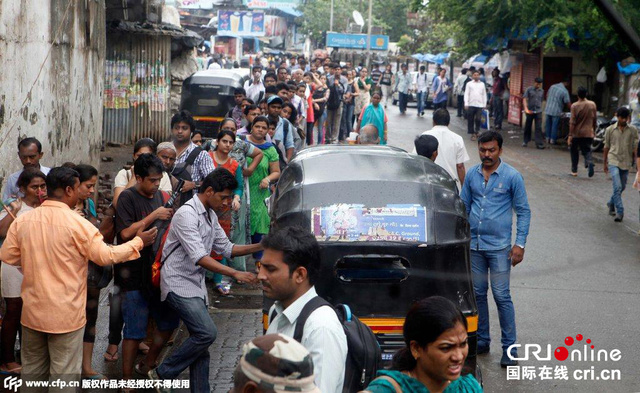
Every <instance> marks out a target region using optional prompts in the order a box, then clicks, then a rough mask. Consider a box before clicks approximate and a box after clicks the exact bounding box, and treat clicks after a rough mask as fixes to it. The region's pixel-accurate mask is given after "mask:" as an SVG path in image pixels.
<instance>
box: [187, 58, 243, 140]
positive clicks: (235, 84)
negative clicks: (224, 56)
mask: <svg viewBox="0 0 640 393" xmlns="http://www.w3.org/2000/svg"><path fill="white" fill-rule="evenodd" d="M249 77H250V72H249V70H248V69H244V68H235V69H231V70H222V69H218V70H204V71H198V72H196V73H195V74H193V75H191V76H190V77H188V78H187V79H185V80H184V82H183V83H182V96H181V99H180V110H187V111H189V112H191V114H192V115H193V118H194V120H195V121H196V129H197V130H200V131H202V134H203V136H204V137H206V138H215V137H216V135H217V134H218V128H219V126H220V122H222V120H224V118H225V117H227V113H229V111H230V110H231V108H233V107H234V106H235V102H234V100H233V92H234V91H235V89H237V88H240V87H243V86H244V82H245V81H247V80H248V79H249Z"/></svg>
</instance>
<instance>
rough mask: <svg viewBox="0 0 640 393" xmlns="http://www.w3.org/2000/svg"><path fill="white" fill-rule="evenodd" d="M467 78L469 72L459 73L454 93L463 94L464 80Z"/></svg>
mask: <svg viewBox="0 0 640 393" xmlns="http://www.w3.org/2000/svg"><path fill="white" fill-rule="evenodd" d="M466 80H467V74H460V75H458V79H456V83H455V84H454V86H453V93H454V94H456V95H459V96H461V95H462V86H464V81H466Z"/></svg>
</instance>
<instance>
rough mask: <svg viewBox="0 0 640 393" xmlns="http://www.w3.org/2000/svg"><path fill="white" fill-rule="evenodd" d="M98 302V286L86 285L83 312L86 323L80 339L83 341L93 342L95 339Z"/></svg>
mask: <svg viewBox="0 0 640 393" xmlns="http://www.w3.org/2000/svg"><path fill="white" fill-rule="evenodd" d="M99 302H100V288H95V287H91V286H88V287H87V305H86V309H85V312H86V314H87V325H86V326H85V327H84V336H83V339H82V341H83V342H85V343H93V342H95V341H96V321H97V320H98V305H99Z"/></svg>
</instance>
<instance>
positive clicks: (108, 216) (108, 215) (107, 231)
mask: <svg viewBox="0 0 640 393" xmlns="http://www.w3.org/2000/svg"><path fill="white" fill-rule="evenodd" d="M115 223H116V208H115V207H113V205H109V207H108V208H107V210H105V211H104V217H103V218H102V222H101V223H100V228H99V229H98V230H99V231H100V234H101V235H102V237H103V238H104V242H105V243H107V244H113V240H114V239H115V237H116V224H115Z"/></svg>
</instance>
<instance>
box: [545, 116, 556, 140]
mask: <svg viewBox="0 0 640 393" xmlns="http://www.w3.org/2000/svg"><path fill="white" fill-rule="evenodd" d="M559 124H560V116H551V115H547V121H545V125H544V129H545V135H546V136H547V139H551V142H555V141H556V139H558V125H559Z"/></svg>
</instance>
